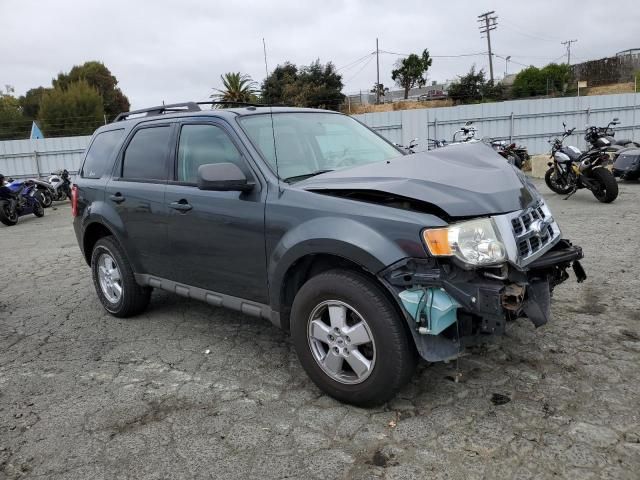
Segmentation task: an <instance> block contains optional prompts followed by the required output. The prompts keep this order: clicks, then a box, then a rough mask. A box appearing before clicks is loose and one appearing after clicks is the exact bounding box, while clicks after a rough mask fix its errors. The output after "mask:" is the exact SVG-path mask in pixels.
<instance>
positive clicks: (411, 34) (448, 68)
mask: <svg viewBox="0 0 640 480" xmlns="http://www.w3.org/2000/svg"><path fill="white" fill-rule="evenodd" d="M610 7H614V10H610ZM489 10H495V11H496V14H497V15H498V28H497V30H496V31H494V32H492V38H491V39H492V45H493V49H494V52H495V53H496V55H500V56H502V57H506V56H508V55H510V56H511V57H512V61H511V62H510V64H509V72H510V73H513V72H515V71H517V70H518V69H520V68H523V67H522V65H521V64H523V65H529V64H534V65H538V66H541V65H544V64H546V63H548V62H550V61H552V60H556V61H565V60H566V57H564V56H562V55H563V54H564V53H565V50H564V46H562V45H561V44H560V42H561V41H562V40H566V39H578V42H577V43H576V44H574V45H573V47H572V51H571V62H572V63H575V62H579V61H583V60H587V59H595V58H601V57H605V56H609V55H613V54H615V53H616V52H617V51H620V50H624V49H628V48H632V47H640V35H639V34H638V31H639V30H638V28H639V27H638V26H639V25H640V22H639V21H640V10H639V9H638V4H637V0H619V1H617V2H614V3H611V4H603V2H602V1H601V0H599V1H591V0H580V1H577V0H572V1H565V0H563V1H559V0H555V1H551V0H537V1H527V2H523V1H514V0H510V1H508V0H492V1H485V0H477V1H473V2H472V1H456V0H449V1H437V2H429V1H425V0H368V1H365V0H343V1H339V0H314V1H306V0H297V1H296V0H266V1H251V0H245V1H235V2H232V1H229V0H226V1H216V0H179V1H176V0H171V1H168V0H153V1H151V0H147V1H143V0H136V1H134V0H108V1H107V0H104V1H97V0H82V1H80V0H76V1H72V0H47V1H37V0H0V86H2V85H5V84H8V85H13V86H14V87H15V89H16V94H18V95H21V94H24V92H25V91H26V90H28V89H29V88H33V87H37V86H41V85H43V86H50V84H51V78H52V77H54V76H55V75H57V73H58V72H61V71H65V72H66V71H68V70H69V69H70V68H71V67H72V66H73V65H76V64H80V63H83V62H85V61H87V60H100V61H102V62H104V63H105V65H107V67H109V69H110V70H111V71H112V73H113V74H114V75H115V76H116V77H117V78H118V80H119V82H120V87H121V88H122V90H123V92H124V93H125V94H126V95H127V96H128V97H129V100H130V101H131V104H132V107H133V108H142V107H145V106H150V105H155V104H159V103H161V102H162V101H163V100H164V101H165V102H167V103H170V102H180V101H186V100H206V99H207V97H208V96H209V95H210V94H211V93H212V87H219V86H220V75H221V74H222V73H224V72H229V71H240V72H242V73H247V74H249V75H251V76H252V77H253V78H254V79H255V80H257V81H259V82H260V81H262V79H263V78H264V76H265V65H264V58H263V50H262V38H263V37H264V38H265V40H266V43H267V53H268V63H269V68H270V69H273V68H274V67H275V66H276V65H277V64H279V63H283V62H284V61H287V60H288V61H291V62H293V63H295V64H298V65H307V64H309V63H310V62H311V61H313V60H314V59H316V58H320V60H321V61H322V62H326V61H332V62H333V63H334V64H335V65H336V66H337V67H338V68H340V73H342V74H343V82H344V84H345V88H344V92H347V93H351V92H357V91H358V90H360V89H363V90H366V89H371V88H372V85H373V84H374V82H375V57H373V56H371V57H369V58H364V59H362V60H361V61H360V62H355V63H354V61H356V60H358V59H361V58H362V57H364V56H366V55H367V54H369V53H371V52H372V51H374V50H375V39H376V37H378V38H379V39H380V49H381V50H384V51H389V52H396V53H407V52H420V51H422V49H424V48H428V49H429V51H430V52H431V54H432V55H433V56H434V57H436V58H434V60H433V65H432V67H431V69H430V70H429V79H430V80H438V81H443V80H445V79H451V78H455V77H456V75H459V74H463V73H465V72H467V71H468V70H469V68H470V67H471V65H472V64H474V63H475V64H476V66H477V67H479V68H485V69H486V70H487V71H488V58H487V56H486V55H478V56H462V57H452V58H446V57H437V56H441V55H442V56H444V55H462V54H473V53H480V52H486V50H487V45H486V39H483V38H480V33H479V32H478V23H477V16H478V15H479V14H481V13H483V12H485V11H489ZM620 12H621V14H620ZM398 58H399V57H398V56H396V55H391V54H386V53H385V54H381V55H380V75H381V82H382V83H384V84H385V86H391V84H392V83H393V82H392V81H391V78H390V71H391V69H392V66H393V63H394V62H395V61H396V60H397V59H398ZM504 70H505V61H504V60H503V59H501V58H496V59H495V61H494V71H495V75H496V77H501V76H502V75H503V74H504Z"/></svg>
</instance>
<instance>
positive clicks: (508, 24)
mask: <svg viewBox="0 0 640 480" xmlns="http://www.w3.org/2000/svg"><path fill="white" fill-rule="evenodd" d="M502 23H503V24H504V25H505V26H506V27H507V28H508V29H510V30H513V31H514V32H516V33H519V34H520V35H524V36H525V37H529V38H533V39H535V40H542V41H544V42H551V43H555V42H557V41H558V40H557V39H556V40H551V39H549V38H545V37H541V36H539V35H534V34H532V33H529V32H526V31H524V30H523V29H522V28H520V27H518V26H517V25H516V24H514V23H512V22H505V21H504V19H503V20H502Z"/></svg>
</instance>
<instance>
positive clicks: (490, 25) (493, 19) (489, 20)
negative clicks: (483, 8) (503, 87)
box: [478, 10, 498, 84]
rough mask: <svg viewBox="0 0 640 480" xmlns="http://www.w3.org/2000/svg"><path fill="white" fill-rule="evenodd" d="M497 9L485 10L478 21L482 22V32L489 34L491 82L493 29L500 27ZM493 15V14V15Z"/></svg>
mask: <svg viewBox="0 0 640 480" xmlns="http://www.w3.org/2000/svg"><path fill="white" fill-rule="evenodd" d="M494 13H496V12H495V10H491V11H490V12H485V13H483V14H482V15H478V22H480V25H479V27H478V28H479V29H480V33H484V34H485V35H486V36H487V47H488V48H489V75H490V77H491V84H493V58H492V55H491V31H492V30H495V29H496V28H498V16H497V15H493V14H494ZM492 15H493V16H492Z"/></svg>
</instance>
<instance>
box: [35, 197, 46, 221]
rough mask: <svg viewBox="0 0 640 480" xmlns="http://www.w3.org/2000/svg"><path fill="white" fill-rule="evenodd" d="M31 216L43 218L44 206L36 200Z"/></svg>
mask: <svg viewBox="0 0 640 480" xmlns="http://www.w3.org/2000/svg"><path fill="white" fill-rule="evenodd" d="M33 214H34V215H35V216H36V217H38V218H40V217H44V206H43V205H42V203H40V201H39V200H37V199H36V201H35V204H34V205H33Z"/></svg>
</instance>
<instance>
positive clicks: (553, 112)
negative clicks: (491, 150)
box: [354, 93, 640, 154]
mask: <svg viewBox="0 0 640 480" xmlns="http://www.w3.org/2000/svg"><path fill="white" fill-rule="evenodd" d="M639 103H640V94H638V93H635V94H634V93H624V94H618V95H597V96H589V97H566V98H545V99H529V100H513V101H508V102H498V103H481V104H477V105H460V106H457V107H444V108H425V109H417V110H401V111H396V112H379V113H365V114H360V115H354V116H355V117H356V118H357V119H358V120H360V121H361V122H363V123H365V124H367V125H369V126H370V127H372V128H373V129H374V130H376V131H378V132H379V133H380V134H382V135H384V136H385V137H386V138H388V139H389V140H391V141H392V142H396V143H400V144H403V145H407V144H408V143H409V141H411V139H413V138H418V144H419V145H418V150H426V149H427V140H428V139H437V140H441V139H445V140H447V141H449V142H450V141H451V139H452V137H453V133H454V132H455V131H456V130H458V129H459V128H460V126H461V125H463V124H464V123H465V122H466V121H468V120H471V121H473V122H474V125H475V127H476V128H477V129H478V132H479V134H480V136H481V137H491V138H500V139H505V140H511V141H514V142H516V143H519V144H523V145H525V146H526V147H527V148H528V149H529V152H530V153H531V154H538V153H546V152H547V151H548V150H549V144H548V140H549V138H551V137H553V136H556V135H559V134H560V133H562V131H563V127H562V123H563V122H565V123H566V124H567V127H568V128H572V127H576V133H575V134H574V135H573V136H572V137H570V138H569V140H568V142H569V143H571V144H573V145H576V146H578V147H580V148H584V147H585V146H586V142H585V141H584V138H583V137H584V130H585V126H587V125H598V126H604V125H606V124H607V123H609V121H610V120H611V119H612V118H613V117H618V118H619V119H620V121H621V124H620V125H618V126H617V127H616V132H617V133H616V137H617V138H634V137H635V134H636V131H637V130H638V129H640V125H638V123H640V112H638V110H639V108H640V106H639V105H638V104H639Z"/></svg>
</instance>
